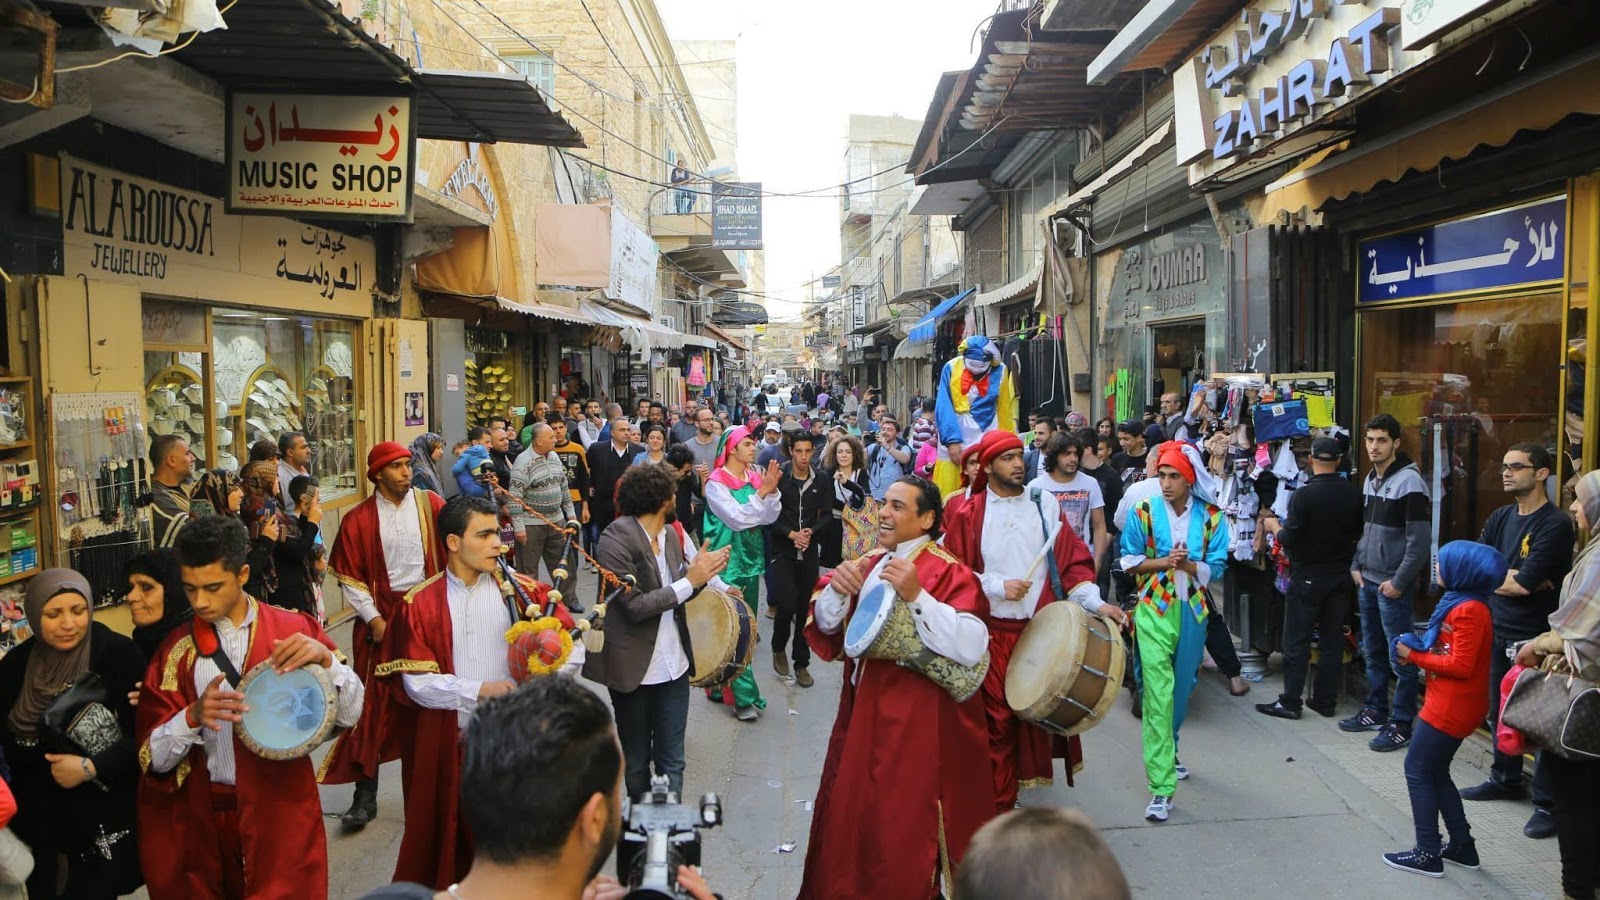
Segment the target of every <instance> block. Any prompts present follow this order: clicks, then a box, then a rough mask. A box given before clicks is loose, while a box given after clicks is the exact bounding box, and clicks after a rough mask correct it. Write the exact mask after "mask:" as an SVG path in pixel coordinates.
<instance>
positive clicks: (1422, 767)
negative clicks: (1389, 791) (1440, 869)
mask: <svg viewBox="0 0 1600 900" xmlns="http://www.w3.org/2000/svg"><path fill="white" fill-rule="evenodd" d="M1459 749H1461V738H1453V737H1451V736H1450V735H1448V734H1445V733H1444V732H1442V731H1440V730H1439V729H1437V728H1434V727H1433V726H1432V725H1429V724H1428V723H1427V721H1426V720H1424V719H1418V720H1417V722H1416V726H1415V727H1414V728H1412V729H1411V746H1410V747H1409V748H1408V749H1407V750H1406V789H1407V790H1408V791H1410V793H1411V820H1412V823H1413V824H1414V825H1415V827H1416V829H1417V848H1418V849H1420V850H1424V851H1427V852H1428V853H1438V852H1439V851H1440V850H1442V849H1443V845H1442V844H1441V842H1440V840H1441V839H1440V837H1439V818H1440V817H1441V816H1443V817H1444V827H1445V829H1446V830H1447V831H1449V832H1450V842H1451V843H1454V844H1462V843H1465V842H1467V841H1470V840H1472V829H1471V828H1470V827H1469V826H1468V825H1467V811H1466V810H1465V809H1463V808H1462V806H1461V794H1460V793H1459V792H1458V791H1457V790H1456V786H1455V782H1453V781H1451V780H1450V760H1452V759H1454V758H1455V755H1456V751H1457V750H1459Z"/></svg>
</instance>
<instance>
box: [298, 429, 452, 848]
mask: <svg viewBox="0 0 1600 900" xmlns="http://www.w3.org/2000/svg"><path fill="white" fill-rule="evenodd" d="M367 480H368V481H371V482H373V483H374V484H376V485H377V490H376V491H374V492H373V494H372V496H370V497H368V498H367V499H365V500H363V501H361V502H360V503H357V504H356V505H355V506H353V507H351V508H350V511H349V512H347V513H345V515H344V518H343V519H341V520H340V521H339V535H338V537H336V538H335V539H334V542H333V550H332V552H331V553H329V554H328V567H329V568H330V569H332V570H333V574H334V577H335V578H337V579H338V580H339V586H340V588H341V589H342V590H343V591H344V599H345V602H347V603H349V604H350V607H351V608H352V609H354V610H355V611H356V620H355V624H354V625H353V626H352V631H351V633H350V644H351V655H352V656H353V657H354V660H355V670H356V674H357V675H360V676H361V681H362V683H363V684H365V685H367V687H368V689H369V691H370V692H371V694H372V696H371V698H370V702H368V703H367V709H366V712H365V713H363V714H362V717H361V722H360V724H358V725H357V726H356V729H355V730H354V731H352V732H350V733H349V734H346V735H344V736H342V737H341V738H340V739H339V741H338V742H336V743H335V744H334V745H333V749H332V750H330V751H329V752H328V756H327V759H325V760H324V761H323V764H322V765H323V768H322V771H321V772H319V773H318V774H317V780H319V781H321V782H322V783H324V784H349V783H350V782H355V785H356V790H355V795H354V797H353V798H352V799H351V801H350V808H349V809H348V810H347V811H346V812H345V814H344V815H343V816H342V817H341V818H340V822H341V823H342V824H343V825H344V828H345V829H346V830H349V831H357V830H360V829H361V828H365V827H366V825H367V823H368V822H370V821H372V819H373V818H374V817H375V816H377V814H378V766H379V765H381V764H383V763H386V762H389V761H391V760H395V759H399V758H400V747H401V746H402V745H404V744H405V742H407V741H409V740H410V731H411V722H410V721H409V714H408V711H406V710H404V709H401V708H398V707H396V705H395V704H393V703H390V702H388V700H387V699H386V697H385V695H384V692H383V691H381V690H373V684H372V677H373V672H374V670H375V669H376V667H377V665H378V663H380V662H382V660H381V659H380V658H379V657H380V656H381V645H382V643H383V638H384V634H385V633H386V632H387V631H388V628H389V620H390V618H391V617H392V616H393V615H394V610H395V606H396V604H398V603H399V602H400V598H401V597H404V596H405V594H406V591H409V590H411V589H412V588H414V587H416V586H417V585H418V584H421V583H422V581H423V579H425V578H431V577H432V576H434V575H437V574H438V573H439V570H440V568H441V567H442V566H443V565H444V547H443V545H442V544H440V543H439V537H438V534H437V533H436V531H435V529H434V524H433V520H434V518H435V517H436V516H438V514H439V510H440V509H441V508H443V506H444V498H443V497H440V496H439V495H438V494H435V493H433V492H432V491H427V490H423V489H422V488H413V487H412V486H411V451H410V450H408V449H406V448H405V447H403V446H401V445H400V444H397V443H395V442H394V441H384V442H383V443H381V444H378V445H376V446H374V447H373V448H372V450H371V451H369V452H368V453H367Z"/></svg>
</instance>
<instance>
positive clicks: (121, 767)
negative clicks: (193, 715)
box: [0, 569, 144, 900]
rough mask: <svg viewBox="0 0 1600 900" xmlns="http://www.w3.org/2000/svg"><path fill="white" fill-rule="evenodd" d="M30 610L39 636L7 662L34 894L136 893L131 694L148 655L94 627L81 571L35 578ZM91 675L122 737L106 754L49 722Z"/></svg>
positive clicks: (1, 699)
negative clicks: (70, 740) (44, 722)
mask: <svg viewBox="0 0 1600 900" xmlns="http://www.w3.org/2000/svg"><path fill="white" fill-rule="evenodd" d="M23 606H24V608H25V611H26V612H27V616H28V623H29V624H30V625H31V626H32V627H33V629H34V635H33V637H30V638H28V639H27V640H26V641H23V642H22V643H21V644H20V645H18V646H17V648H16V649H15V650H12V651H11V652H10V653H7V654H6V655H5V657H4V658H3V659H0V713H3V714H4V717H5V718H4V727H3V729H0V747H3V748H4V751H5V757H6V760H7V762H9V763H10V765H11V787H12V790H13V792H14V793H15V794H16V798H17V817H16V818H15V819H13V820H12V822H11V829H12V831H14V832H15V833H16V835H17V837H19V838H21V839H22V841H23V842H24V843H26V844H27V845H28V846H29V847H31V848H32V849H33V859H34V869H33V874H32V876H30V877H29V878H28V895H29V896H30V897H33V898H54V897H69V898H84V900H93V898H111V897H115V896H117V895H119V894H126V893H130V892H132V891H133V890H134V889H136V888H137V887H138V886H139V884H140V882H141V878H140V876H139V852H138V848H137V846H136V844H135V834H134V832H135V826H134V797H135V788H136V785H137V779H138V774H139V765H138V760H137V750H136V748H135V747H134V744H133V707H132V706H130V705H129V703H128V693H129V692H130V691H132V690H133V689H134V685H135V684H137V683H138V682H139V680H140V678H141V677H143V675H144V656H143V654H141V653H140V652H139V648H138V647H137V646H136V645H135V644H134V642H133V641H132V640H131V639H129V638H126V637H123V636H122V635H120V634H117V633H116V632H114V631H112V630H111V629H109V628H107V627H105V626H104V625H102V624H100V623H99V622H96V621H94V616H93V608H94V603H93V592H92V591H91V590H90V588H89V582H88V581H87V580H85V579H84V577H83V576H82V575H80V574H78V573H77V572H74V571H72V570H71V569H46V570H45V571H43V572H40V573H39V574H38V575H35V576H34V577H33V580H31V581H30V582H28V590H27V593H26V595H25V597H24V601H23ZM89 673H93V674H95V675H97V676H99V679H100V683H101V684H102V685H103V686H104V688H105V708H106V709H107V710H109V711H110V713H111V714H112V716H114V717H115V720H116V722H115V728H116V731H115V733H114V734H110V735H107V736H106V737H108V738H109V744H108V745H107V746H105V747H104V748H101V749H100V750H99V752H97V753H93V754H91V755H83V751H82V748H78V747H68V746H60V745H57V744H55V742H54V741H53V740H52V738H51V737H49V736H47V735H46V734H44V732H43V730H42V729H41V728H40V721H41V719H42V718H43V716H44V714H45V711H46V710H47V709H49V708H50V705H51V703H52V701H54V700H55V699H56V698H57V696H58V695H60V694H61V693H62V692H63V690H65V688H66V687H67V686H68V685H71V684H73V683H74V682H78V681H79V680H80V679H82V678H83V676H84V675H86V674H89ZM107 724H108V726H109V724H110V723H107ZM63 751H70V752H63ZM63 868H64V869H65V872H63V871H62V869H63ZM63 882H64V884H65V887H64V889H62V890H59V891H58V890H57V885H58V884H60V883H63Z"/></svg>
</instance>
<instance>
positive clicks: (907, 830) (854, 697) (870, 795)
mask: <svg viewBox="0 0 1600 900" xmlns="http://www.w3.org/2000/svg"><path fill="white" fill-rule="evenodd" d="M941 517H942V510H941V506H940V497H939V490H938V488H936V487H934V485H933V483H932V482H929V481H925V480H923V479H921V478H918V477H916V476H914V475H908V476H906V477H904V478H901V479H900V480H899V481H896V482H895V483H894V484H892V485H890V486H889V490H888V492H887V493H886V494H885V495H884V503H883V507H882V508H881V510H880V511H879V513H878V523H879V528H878V545H879V548H880V549H878V550H876V551H874V552H873V553H871V554H868V555H867V556H864V557H862V558H861V559H858V560H849V561H846V562H844V563H843V564H841V565H840V566H839V567H838V568H837V569H834V570H833V572H832V574H830V575H829V576H827V577H826V578H825V579H823V580H822V581H821V582H820V583H819V585H818V589H817V591H816V593H815V594H813V595H812V598H811V620H810V622H808V623H807V625H806V640H807V641H808V642H809V643H810V644H811V649H812V651H813V652H814V653H816V655H817V656H818V658H820V659H822V660H824V661H827V662H832V661H834V660H843V661H844V687H843V688H842V689H841V691H840V693H839V714H838V716H837V718H835V719H834V723H833V732H832V734H831V735H830V736H829V738H828V752H827V755H826V757H824V759H823V764H822V779H821V781H820V782H819V784H818V786H817V801H816V809H815V812H814V814H813V816H812V819H811V843H810V846H809V847H807V849H806V864H805V875H804V877H803V879H802V881H801V884H800V894H799V900H865V898H872V900H932V898H935V897H941V896H944V897H948V896H950V892H951V890H952V889H953V883H952V881H951V876H952V873H954V872H955V870H956V868H957V867H958V866H959V865H960V863H961V859H962V857H963V856H964V855H965V854H966V851H967V845H968V843H970V842H971V840H972V836H973V834H974V833H976V832H977V830H978V829H979V828H980V827H982V825H983V823H984V822H986V821H988V820H989V819H991V818H993V817H994V786H993V783H992V779H991V778H990V774H989V736H988V726H987V725H986V724H985V721H984V713H983V697H982V696H981V695H980V694H977V693H974V694H973V695H972V696H971V697H968V698H967V699H966V700H963V701H957V700H956V699H955V698H954V697H953V696H952V695H951V694H950V692H949V691H947V690H946V689H945V688H944V687H942V686H940V685H939V684H938V683H936V682H935V681H933V679H931V678H929V677H928V676H926V675H923V674H921V673H920V672H918V671H916V670H913V669H909V668H905V667H903V666H900V665H897V664H895V663H894V662H891V661H890V660H886V659H870V658H865V657H863V658H861V659H853V658H850V657H849V656H847V655H846V654H845V652H844V638H845V630H846V628H847V627H848V624H849V620H850V616H851V615H852V614H853V613H854V611H855V610H856V608H857V606H858V605H859V604H860V602H861V600H860V598H864V597H872V596H874V595H879V596H882V595H883V592H888V594H889V596H887V597H884V599H885V600H887V602H890V603H904V604H906V608H907V609H908V610H909V611H910V612H911V615H912V621H913V622H914V624H915V627H916V630H917V636H918V638H920V639H921V641H922V643H923V645H924V646H925V647H926V648H927V649H928V650H931V651H932V652H934V653H937V654H939V655H940V656H943V657H945V658H947V659H949V660H951V661H953V662H955V663H958V664H960V665H963V666H972V665H975V664H977V663H978V662H979V661H981V660H982V659H983V655H984V653H985V652H986V651H987V650H988V648H989V632H988V629H987V628H986V627H985V626H984V624H983V622H984V618H985V617H986V616H988V614H989V601H988V599H987V598H986V597H984V594H983V587H982V586H981V585H980V584H979V583H978V579H977V577H976V576H974V575H973V574H972V570H971V569H969V568H967V567H966V566H965V565H962V564H961V562H959V561H958V560H957V559H956V558H955V557H953V556H951V555H950V554H949V553H947V552H945V550H944V548H943V547H940V546H939V545H938V544H937V543H936V541H937V539H938V537H939V527H940V521H941Z"/></svg>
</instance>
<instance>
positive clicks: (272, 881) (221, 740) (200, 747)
mask: <svg viewBox="0 0 1600 900" xmlns="http://www.w3.org/2000/svg"><path fill="white" fill-rule="evenodd" d="M249 549H250V535H249V533H248V532H247V531H246V530H245V527H244V525H242V524H240V522H239V520H238V519H237V518H234V517H231V516H203V517H201V518H199V519H196V520H194V521H193V522H191V523H190V524H189V525H188V526H187V527H185V528H184V530H183V531H182V532H181V533H180V534H179V535H178V540H177V544H176V551H177V557H178V562H179V565H180V568H181V576H182V578H183V587H184V591H185V593H186V594H187V595H188V603H189V605H190V606H192V607H193V608H194V621H193V623H192V625H184V626H182V627H181V628H179V629H177V630H175V631H174V632H173V633H172V634H171V635H170V636H169V637H168V638H167V640H166V641H165V642H163V644H162V646H161V648H160V650H158V652H157V656H158V657H161V658H163V662H162V663H160V664H158V665H154V666H153V667H152V670H151V671H152V672H155V673H157V674H158V675H160V676H161V677H159V678H158V677H155V676H152V677H150V678H147V679H146V680H145V682H144V686H143V690H142V692H141V694H140V703H139V707H138V713H139V723H138V727H137V729H136V738H137V739H138V741H139V743H140V757H141V760H142V762H143V765H144V770H145V772H146V773H147V776H148V777H149V779H150V784H149V785H147V787H149V788H150V789H151V790H152V791H153V792H155V793H158V794H165V795H166V797H167V799H165V800H163V801H161V802H160V803H159V804H158V809H160V810H167V811H168V814H170V815H177V816H181V817H183V818H184V819H185V820H186V822H185V827H183V828H181V829H178V830H177V831H176V832H175V834H176V835H177V836H176V837H175V836H174V833H167V834H166V835H165V836H164V838H163V839H152V842H151V844H150V845H149V846H147V847H145V848H142V849H143V850H144V853H143V854H142V856H143V860H144V866H145V872H146V878H147V880H148V881H149V883H150V887H151V889H152V891H153V895H154V896H157V897H174V896H207V897H225V896H240V897H243V896H250V897H289V896H317V895H325V894H326V892H327V887H328V845H327V838H326V836H325V832H324V831H323V827H322V803H321V800H320V799H319V798H318V794H317V784H316V773H315V771H314V769H313V768H312V764H311V758H310V757H309V756H300V757H296V758H293V759H283V760H274V759H267V758H265V757H262V756H257V755H256V754H254V753H252V752H251V751H250V750H248V749H246V748H245V746H244V745H243V744H242V743H240V742H239V740H238V735H237V734H236V732H235V730H234V729H235V728H236V726H238V724H239V723H240V722H241V721H243V716H244V713H245V712H247V711H248V708H247V707H246V706H245V702H244V695H243V694H241V693H239V690H238V687H239V683H240V681H241V680H242V677H243V676H244V675H245V674H247V673H249V672H250V671H251V670H252V669H253V668H255V667H256V666H258V665H261V664H263V663H270V664H271V666H272V668H273V669H275V670H277V671H279V672H291V671H294V670H296V669H299V668H301V667H303V666H307V665H317V666H321V667H322V668H324V669H326V670H327V674H328V676H329V678H330V680H331V682H332V684H333V689H334V695H335V696H334V706H335V710H336V712H335V718H334V722H335V725H336V727H338V728H350V727H351V726H353V725H355V724H356V721H357V720H358V718H359V717H360V715H361V710H362V706H363V699H364V694H363V690H362V685H361V681H360V680H359V679H357V678H356V676H355V673H354V672H352V671H351V670H350V668H349V667H348V666H346V665H345V664H343V663H341V662H339V661H338V659H337V658H336V657H335V655H334V652H333V646H334V645H333V641H332V640H331V639H330V638H329V637H328V636H327V634H326V633H324V632H323V630H322V628H321V626H319V625H317V624H316V622H315V621H313V620H312V619H311V618H310V617H309V616H305V615H301V614H300V613H296V612H291V611H289V610H284V609H279V608H277V607H274V606H269V605H267V604H265V603H262V602H260V601H258V600H257V599H256V598H254V597H251V596H250V595H249V594H248V593H246V592H245V588H244V586H245V583H246V582H247V581H248V580H249V577H250V567H249V565H248V564H247V563H246V556H247V554H248V551H249ZM169 602H178V603H182V602H184V601H183V600H182V599H179V598H175V599H174V600H172V601H169ZM202 767H203V770H204V773H203V774H204V777H199V775H198V773H199V770H200V769H201V768H202ZM169 776H170V777H169ZM83 790H89V788H83ZM196 792H199V796H195V794H196ZM173 795H177V796H173ZM197 809H204V810H205V811H206V814H202V815H201V816H200V817H199V818H198V819H193V820H191V818H192V817H193V816H194V813H193V811H194V810H197ZM157 815H158V816H159V815H160V813H159V812H158V813H157ZM158 821H159V819H158Z"/></svg>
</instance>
